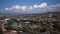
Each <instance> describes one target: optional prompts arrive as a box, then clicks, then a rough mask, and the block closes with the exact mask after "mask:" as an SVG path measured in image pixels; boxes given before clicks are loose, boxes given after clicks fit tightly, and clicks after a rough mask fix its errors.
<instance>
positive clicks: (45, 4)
mask: <svg viewBox="0 0 60 34" xmlns="http://www.w3.org/2000/svg"><path fill="white" fill-rule="evenodd" d="M46 6H47V3H42V4H40V5H39V7H40V8H45V7H46Z"/></svg>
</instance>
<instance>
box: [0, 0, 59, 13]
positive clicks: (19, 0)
mask: <svg viewBox="0 0 60 34" xmlns="http://www.w3.org/2000/svg"><path fill="white" fill-rule="evenodd" d="M59 9H60V0H0V12H5V13H44V12H49V11H50V12H52V11H60V10H59Z"/></svg>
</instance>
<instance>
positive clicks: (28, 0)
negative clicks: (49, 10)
mask: <svg viewBox="0 0 60 34" xmlns="http://www.w3.org/2000/svg"><path fill="white" fill-rule="evenodd" d="M41 3H47V4H48V5H53V4H58V3H60V0H0V8H4V7H11V6H13V5H20V6H24V5H26V6H30V5H34V4H41Z"/></svg>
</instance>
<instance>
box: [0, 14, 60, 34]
mask: <svg viewBox="0 0 60 34" xmlns="http://www.w3.org/2000/svg"><path fill="white" fill-rule="evenodd" d="M0 34H60V18H59V17H58V16H57V15H54V14H52V13H49V14H46V15H36V14H35V15H33V14H31V15H15V16H13V15H12V16H0Z"/></svg>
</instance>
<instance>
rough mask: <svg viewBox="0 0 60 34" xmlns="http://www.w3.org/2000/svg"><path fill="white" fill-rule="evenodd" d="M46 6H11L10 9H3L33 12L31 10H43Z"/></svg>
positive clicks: (43, 4) (45, 4) (44, 4)
mask: <svg viewBox="0 0 60 34" xmlns="http://www.w3.org/2000/svg"><path fill="white" fill-rule="evenodd" d="M46 6H47V3H42V4H40V5H37V4H35V5H33V6H19V5H15V6H12V7H11V8H5V10H22V11H24V10H33V9H37V8H45V7H46Z"/></svg>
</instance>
